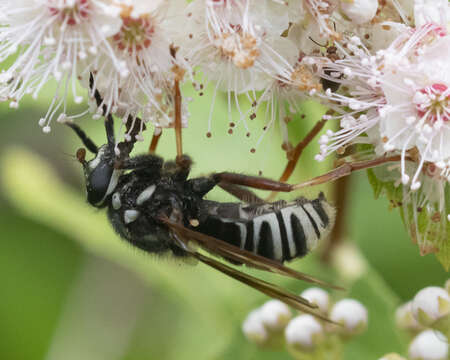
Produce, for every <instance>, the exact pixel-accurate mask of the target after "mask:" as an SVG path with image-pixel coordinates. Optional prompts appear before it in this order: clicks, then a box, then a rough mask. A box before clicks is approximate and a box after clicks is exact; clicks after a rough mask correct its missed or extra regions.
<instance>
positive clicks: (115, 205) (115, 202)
mask: <svg viewBox="0 0 450 360" xmlns="http://www.w3.org/2000/svg"><path fill="white" fill-rule="evenodd" d="M121 206H122V202H121V201H120V194H119V193H118V192H115V193H114V194H113V196H112V207H113V208H114V210H119V209H120V207H121Z"/></svg>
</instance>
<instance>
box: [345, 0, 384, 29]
mask: <svg viewBox="0 0 450 360" xmlns="http://www.w3.org/2000/svg"><path fill="white" fill-rule="evenodd" d="M377 9H378V0H341V11H342V13H343V14H344V15H345V16H347V17H348V18H349V19H350V20H351V21H352V22H353V23H355V24H358V25H359V24H364V23H367V22H369V21H370V20H372V19H373V18H374V16H375V15H376V13H377Z"/></svg>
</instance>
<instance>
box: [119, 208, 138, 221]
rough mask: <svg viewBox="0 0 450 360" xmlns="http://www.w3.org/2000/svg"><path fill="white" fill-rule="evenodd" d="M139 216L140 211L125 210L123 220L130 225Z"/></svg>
mask: <svg viewBox="0 0 450 360" xmlns="http://www.w3.org/2000/svg"><path fill="white" fill-rule="evenodd" d="M138 216H139V211H137V210H125V212H124V214H123V219H124V221H125V224H129V223H131V222H133V221H135V220H136V219H137V218H138Z"/></svg>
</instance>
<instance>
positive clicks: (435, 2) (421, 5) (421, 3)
mask: <svg viewBox="0 0 450 360" xmlns="http://www.w3.org/2000/svg"><path fill="white" fill-rule="evenodd" d="M414 23H415V26H416V27H420V26H423V25H425V24H427V23H435V24H439V25H441V26H442V27H443V28H444V29H447V31H449V30H450V3H449V2H448V0H415V1H414Z"/></svg>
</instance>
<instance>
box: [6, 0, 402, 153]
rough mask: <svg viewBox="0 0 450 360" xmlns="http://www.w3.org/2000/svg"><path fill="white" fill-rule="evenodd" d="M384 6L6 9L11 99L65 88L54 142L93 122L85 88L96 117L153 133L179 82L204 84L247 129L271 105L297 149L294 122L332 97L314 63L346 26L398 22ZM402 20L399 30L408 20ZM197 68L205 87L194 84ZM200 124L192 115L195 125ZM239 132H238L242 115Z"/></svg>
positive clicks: (56, 4)
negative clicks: (73, 121) (87, 115)
mask: <svg viewBox="0 0 450 360" xmlns="http://www.w3.org/2000/svg"><path fill="white" fill-rule="evenodd" d="M394 3H395V4H397V1H394ZM378 6H382V7H383V8H384V7H386V6H387V5H385V4H382V5H379V4H378V0H365V1H360V0H358V1H348V0H341V1H338V0H289V1H287V0H283V1H282V0H240V1H237V0H195V1H192V2H190V3H188V2H187V1H186V0H170V1H163V0H155V1H151V2H149V1H145V0H18V1H12V0H1V1H0V14H1V15H0V61H1V62H2V63H3V62H5V61H6V60H7V61H8V62H7V63H8V64H10V65H9V66H8V67H7V68H4V70H3V71H2V72H1V74H0V100H3V101H9V103H10V106H11V107H13V108H14V107H18V105H19V103H20V101H21V99H22V98H23V96H24V95H26V94H31V95H32V97H33V98H37V97H38V95H39V93H40V92H41V90H42V89H43V86H44V85H45V84H46V83H47V82H49V81H51V80H54V81H56V84H57V85H56V93H55V95H54V97H53V99H52V101H51V103H50V104H49V105H50V106H49V109H48V112H47V113H46V114H45V116H43V117H42V118H41V119H40V121H39V123H40V125H41V126H42V127H43V129H44V131H45V132H49V131H50V129H51V127H50V124H51V122H52V121H53V119H55V118H56V119H58V118H59V119H60V120H67V119H68V118H75V117H77V116H80V115H83V114H78V115H72V116H69V115H68V112H69V109H68V102H67V99H68V96H69V94H70V93H71V95H72V96H73V100H74V101H75V102H76V103H81V102H82V101H83V99H84V98H85V97H86V96H85V94H81V93H80V89H79V88H77V83H78V81H80V82H81V84H82V85H84V86H85V87H86V88H87V90H88V91H87V92H88V94H89V95H90V96H89V97H91V98H92V95H93V92H94V88H95V89H97V90H98V91H99V93H100V94H101V96H102V98H103V103H102V104H100V106H98V104H93V105H94V106H92V108H93V109H94V111H97V110H95V108H96V107H98V108H100V109H101V110H100V111H98V114H96V115H95V116H94V117H99V115H100V114H105V113H112V114H115V115H118V116H119V117H120V118H122V119H123V120H124V122H127V121H129V120H130V118H131V119H132V120H134V119H136V117H138V116H140V117H141V118H142V120H143V123H152V124H153V125H154V126H156V127H168V126H173V115H174V94H173V93H174V92H173V87H174V80H178V81H192V82H193V83H194V86H195V87H196V88H197V89H198V90H199V92H200V93H201V92H202V91H203V88H204V83H213V84H214V89H215V90H214V94H213V98H214V99H215V97H216V93H217V92H218V91H225V92H227V93H228V100H229V103H230V109H231V104H232V103H233V102H234V103H235V104H236V106H237V108H238V110H239V112H240V114H241V116H240V119H238V122H240V121H242V122H243V123H244V126H246V117H247V116H248V117H249V118H250V119H253V118H254V117H255V116H256V115H255V112H256V110H257V109H258V107H259V106H260V104H266V106H267V114H268V116H267V117H268V119H267V122H268V123H267V124H266V126H265V127H264V129H268V128H270V126H271V125H272V124H273V122H274V121H275V120H276V119H277V118H278V119H280V124H281V127H282V130H283V137H284V142H285V145H286V146H287V144H288V133H287V126H286V122H287V121H288V120H289V119H290V117H289V116H288V115H287V113H288V112H295V111H296V110H297V109H298V102H299V100H301V99H303V98H304V97H306V96H310V95H312V94H314V93H315V92H318V91H320V90H321V84H320V78H319V77H318V76H317V74H314V71H313V66H312V65H313V63H314V61H312V60H311V59H309V61H305V58H306V57H307V56H309V55H314V57H317V58H322V57H323V56H321V54H320V47H319V46H318V45H317V44H320V43H326V42H327V41H328V40H333V39H338V38H341V34H340V33H339V32H337V30H336V26H337V24H338V27H339V28H342V29H345V28H351V27H352V25H354V24H357V25H358V26H367V25H368V24H369V23H370V22H371V21H375V20H376V18H377V17H379V16H380V15H379V14H384V13H386V11H384V12H383V11H381V12H380V11H378V12H377V11H374V9H375V10H376V9H377V7H378ZM397 10H398V11H394V12H392V15H391V16H390V17H389V18H390V19H400V15H399V14H401V13H402V12H401V11H400V7H398V9H397ZM358 14H359V15H358ZM194 69H195V72H199V73H201V75H200V76H201V77H200V79H201V80H200V81H199V78H198V77H196V79H195V80H194ZM91 75H92V77H93V81H91V84H89V82H90V78H91ZM240 95H246V96H245V97H246V98H247V99H248V100H249V102H248V103H249V104H251V105H252V106H250V109H243V108H242V107H241V106H240V101H239V96H240ZM241 101H242V100H241ZM213 102H214V100H213ZM286 105H287V106H286ZM212 109H213V105H212V106H211V113H210V116H209V123H210V125H209V130H208V132H210V131H211V118H212ZM229 112H230V114H231V110H230V111H229ZM188 116H189V113H188V111H187V108H186V107H184V108H183V125H184V126H186V125H187V120H188ZM230 124H232V126H235V125H236V124H235V123H234V122H233V121H232V119H231V115H230ZM142 130H143V128H142ZM128 137H129V135H128ZM125 138H126V139H127V136H125ZM128 140H129V139H128ZM137 140H142V133H139V134H138V135H137Z"/></svg>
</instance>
